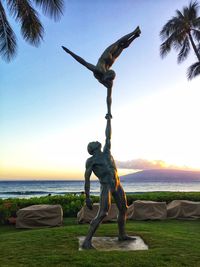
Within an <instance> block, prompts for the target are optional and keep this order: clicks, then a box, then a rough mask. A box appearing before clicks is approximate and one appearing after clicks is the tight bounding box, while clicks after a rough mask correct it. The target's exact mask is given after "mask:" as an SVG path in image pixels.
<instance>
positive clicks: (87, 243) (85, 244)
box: [82, 241, 95, 249]
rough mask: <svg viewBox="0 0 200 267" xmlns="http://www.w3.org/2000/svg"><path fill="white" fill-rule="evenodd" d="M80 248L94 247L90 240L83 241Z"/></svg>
mask: <svg viewBox="0 0 200 267" xmlns="http://www.w3.org/2000/svg"><path fill="white" fill-rule="evenodd" d="M82 249H95V247H93V245H92V243H91V242H87V241H86V242H85V241H84V242H83V244H82Z"/></svg>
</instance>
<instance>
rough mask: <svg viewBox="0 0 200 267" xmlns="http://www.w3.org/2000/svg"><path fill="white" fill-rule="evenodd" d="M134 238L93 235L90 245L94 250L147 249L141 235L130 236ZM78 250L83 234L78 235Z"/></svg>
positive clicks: (80, 248) (83, 237)
mask: <svg viewBox="0 0 200 267" xmlns="http://www.w3.org/2000/svg"><path fill="white" fill-rule="evenodd" d="M132 237H133V238H135V240H128V241H118V238H117V237H107V236H103V237H93V238H92V245H93V247H94V248H95V249H96V250H99V251H112V250H119V251H129V250H147V249H148V246H147V245H146V244H145V243H144V241H143V240H142V238H141V237H139V236H132ZM78 239H79V250H83V249H82V247H81V246H82V243H83V241H84V239H85V236H80V237H79V238H78Z"/></svg>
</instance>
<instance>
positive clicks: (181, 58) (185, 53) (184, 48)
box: [177, 37, 190, 64]
mask: <svg viewBox="0 0 200 267" xmlns="http://www.w3.org/2000/svg"><path fill="white" fill-rule="evenodd" d="M189 51H190V42H189V39H188V37H186V38H185V40H184V43H183V45H182V48H181V50H180V52H179V54H178V57H177V62H178V63H179V64H180V63H182V62H183V61H184V60H185V59H186V58H187V56H188V54H189Z"/></svg>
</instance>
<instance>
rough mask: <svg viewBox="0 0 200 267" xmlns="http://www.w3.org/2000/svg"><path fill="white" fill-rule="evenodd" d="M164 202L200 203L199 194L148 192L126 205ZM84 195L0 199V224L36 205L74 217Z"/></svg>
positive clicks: (134, 197)
mask: <svg viewBox="0 0 200 267" xmlns="http://www.w3.org/2000/svg"><path fill="white" fill-rule="evenodd" d="M91 198H92V200H93V203H94V202H98V201H99V197H97V196H91ZM138 199H140V200H151V201H165V202H167V203H169V202H171V201H172V200H175V199H185V200H191V201H200V192H150V193H140V194H127V200H128V204H129V205H130V204H132V202H133V201H135V200H138ZM84 202H85V196H84V195H74V194H66V195H64V196H60V195H57V196H46V197H34V198H29V199H19V198H10V199H6V200H2V199H0V224H5V223H7V222H8V218H9V217H16V212H17V211H18V210H19V209H21V208H24V207H27V206H30V205H38V204H60V205H61V206H62V208H63V213H64V217H67V216H68V217H74V216H76V215H77V212H78V211H79V210H80V209H81V207H82V206H83V205H84Z"/></svg>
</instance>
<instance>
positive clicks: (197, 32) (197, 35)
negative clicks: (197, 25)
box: [192, 29, 200, 42]
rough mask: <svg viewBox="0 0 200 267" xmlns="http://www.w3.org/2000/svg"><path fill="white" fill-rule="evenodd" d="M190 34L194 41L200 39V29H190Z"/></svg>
mask: <svg viewBox="0 0 200 267" xmlns="http://www.w3.org/2000/svg"><path fill="white" fill-rule="evenodd" d="M192 35H193V36H194V39H195V40H196V41H198V42H199V41H200V30H196V29H192Z"/></svg>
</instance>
